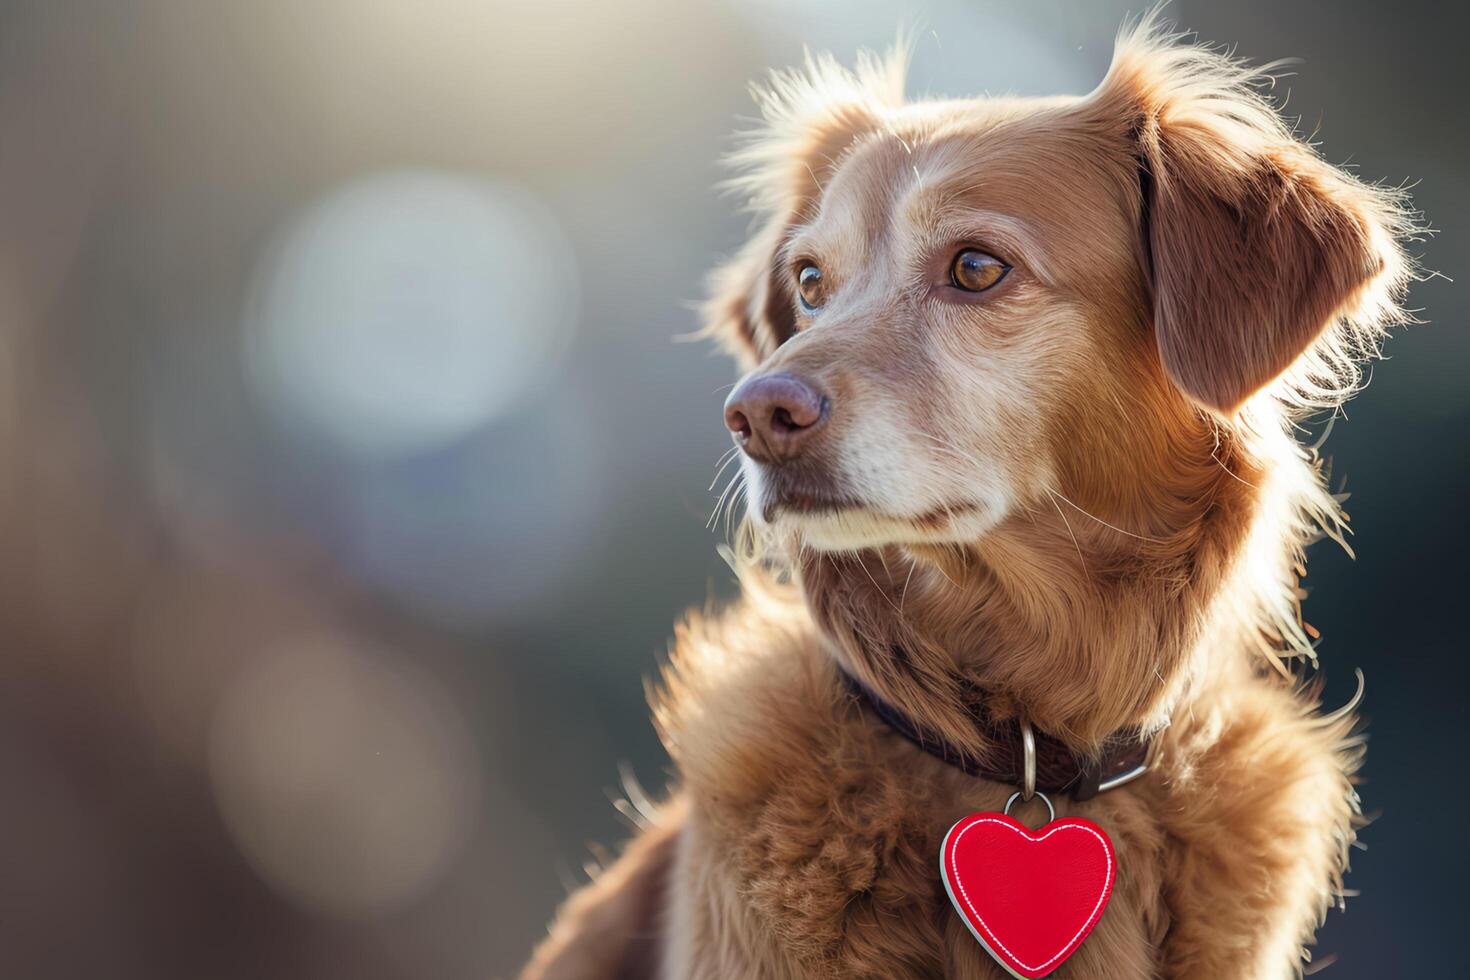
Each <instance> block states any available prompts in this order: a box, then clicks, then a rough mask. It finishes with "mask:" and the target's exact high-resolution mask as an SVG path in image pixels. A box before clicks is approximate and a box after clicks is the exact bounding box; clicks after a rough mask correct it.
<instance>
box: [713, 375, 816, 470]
mask: <svg viewBox="0 0 1470 980" xmlns="http://www.w3.org/2000/svg"><path fill="white" fill-rule="evenodd" d="M830 407H831V402H830V400H829V399H827V398H826V397H824V396H823V395H822V394H821V393H820V392H819V391H817V389H816V388H814V387H813V386H812V385H811V384H809V383H808V382H806V381H803V380H802V379H800V378H798V377H796V376H794V375H790V374H761V375H755V376H753V377H749V378H746V379H745V380H744V381H742V382H741V383H740V384H739V385H738V386H736V388H735V390H734V391H732V392H731V393H730V397H729V399H728V400H727V401H726V402H725V425H726V427H727V428H729V430H730V431H731V432H732V433H734V435H735V441H736V442H738V443H739V444H740V448H741V449H743V450H745V453H746V455H748V456H750V457H751V458H752V459H755V460H758V461H760V462H762V463H779V462H782V461H783V460H787V459H790V458H792V457H793V456H796V455H797V454H798V453H800V452H801V451H802V449H803V447H804V446H805V445H806V443H807V442H809V441H810V439H811V437H812V435H813V434H814V433H815V432H816V431H817V430H818V429H820V428H821V427H822V423H823V422H825V421H826V420H827V414H828V411H829V410H830Z"/></svg>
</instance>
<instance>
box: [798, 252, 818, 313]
mask: <svg viewBox="0 0 1470 980" xmlns="http://www.w3.org/2000/svg"><path fill="white" fill-rule="evenodd" d="M796 291H797V294H798V296H799V297H800V298H801V308H802V309H804V310H806V311H807V312H808V313H810V312H812V311H813V310H815V309H817V308H818V307H820V306H821V305H822V300H823V289H822V270H821V269H818V268H817V267H816V266H814V265H812V264H811V263H810V262H808V263H807V264H806V265H804V266H802V267H801V271H800V272H798V273H797V274H796Z"/></svg>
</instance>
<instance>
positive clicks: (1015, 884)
mask: <svg viewBox="0 0 1470 980" xmlns="http://www.w3.org/2000/svg"><path fill="white" fill-rule="evenodd" d="M939 864H940V868H941V870H942V872H943V876H944V887H945V890H946V891H948V892H949V900H950V901H951V902H953V903H954V907H955V908H956V909H957V910H959V913H960V916H961V917H962V918H963V919H964V920H965V924H966V925H968V926H969V927H970V931H971V932H972V933H974V934H975V938H976V939H978V940H980V944H981V945H982V946H984V947H985V949H986V950H987V951H988V952H989V953H990V955H991V956H993V957H995V959H996V962H998V963H1000V965H1001V966H1003V967H1005V968H1006V970H1008V971H1009V972H1010V973H1011V974H1012V975H1013V976H1017V977H1024V978H1027V980H1034V978H1036V977H1044V976H1046V975H1047V974H1048V973H1051V972H1052V971H1053V970H1055V969H1056V968H1057V967H1058V966H1060V965H1061V964H1062V961H1063V960H1065V959H1066V958H1067V957H1069V956H1071V955H1072V954H1073V953H1074V952H1076V950H1077V947H1078V946H1081V945H1082V940H1084V939H1086V938H1087V934H1088V933H1089V932H1091V931H1092V927H1093V926H1095V925H1097V920H1098V919H1099V918H1101V917H1102V914H1103V909H1104V908H1106V907H1107V904H1108V898H1109V896H1111V895H1112V893H1113V880H1114V879H1115V878H1116V877H1117V871H1116V867H1117V864H1116V861H1115V859H1114V857H1113V842H1112V841H1110V840H1108V835H1107V834H1106V833H1104V832H1103V829H1102V828H1101V827H1099V826H1098V825H1097V824H1095V823H1093V822H1092V821H1091V820H1083V819H1080V818H1078V817H1067V818H1064V819H1061V820H1053V821H1051V822H1050V823H1048V824H1046V825H1045V826H1044V827H1042V828H1041V829H1039V830H1035V831H1032V830H1027V829H1026V827H1024V826H1023V825H1022V824H1021V823H1019V822H1018V821H1016V820H1015V819H1013V818H1012V817H1009V816H1007V815H1005V814H1003V813H972V814H970V815H969V816H968V817H965V818H964V819H963V820H961V821H960V822H959V823H957V824H955V825H954V826H953V827H951V828H949V833H947V834H945V835H944V845H943V847H942V848H941V849H940V852H939Z"/></svg>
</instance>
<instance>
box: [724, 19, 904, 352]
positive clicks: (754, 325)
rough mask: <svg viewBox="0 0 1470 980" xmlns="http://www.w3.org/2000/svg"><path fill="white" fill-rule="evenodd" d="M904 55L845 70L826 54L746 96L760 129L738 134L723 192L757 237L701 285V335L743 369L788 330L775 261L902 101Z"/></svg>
mask: <svg viewBox="0 0 1470 980" xmlns="http://www.w3.org/2000/svg"><path fill="white" fill-rule="evenodd" d="M906 67H907V57H906V49H905V47H904V44H903V42H902V41H900V42H899V44H898V45H896V46H895V47H894V48H893V49H892V50H891V51H890V52H889V53H888V54H887V55H885V56H882V57H879V56H877V55H874V54H872V53H870V52H863V53H861V54H860V55H859V56H858V62H857V67H856V68H854V69H853V70H851V71H849V70H847V69H845V68H843V67H841V66H840V65H838V64H837V63H836V61H834V60H833V59H832V58H831V57H830V56H828V55H811V54H808V56H807V59H806V64H805V66H804V67H803V68H801V69H797V70H794V71H789V72H776V73H774V74H773V75H772V76H771V79H770V81H769V83H768V84H767V85H766V86H764V87H760V88H757V89H756V90H755V97H756V101H757V102H758V103H759V105H760V108H761V115H762V117H763V125H762V126H761V127H760V128H759V129H757V130H755V131H753V132H750V133H746V134H744V143H745V145H744V147H743V148H742V149H741V150H739V151H738V152H736V153H735V154H733V155H732V156H731V159H730V163H731V164H732V166H733V167H734V169H735V170H736V173H737V176H736V177H735V178H734V179H733V180H731V181H729V183H728V185H727V186H728V187H729V188H730V189H732V190H735V191H737V192H739V193H741V194H742V195H744V196H745V197H746V199H747V201H748V204H749V209H750V210H751V211H752V212H753V213H754V214H755V215H756V230H755V232H754V234H753V235H752V236H751V238H750V240H749V241H748V242H747V243H746V244H745V246H744V247H743V248H742V249H741V250H740V251H739V253H737V254H736V255H735V256H734V257H733V258H732V259H730V260H729V261H728V262H726V263H725V264H724V265H723V266H721V267H720V268H719V269H717V270H715V273H714V275H713V276H711V278H710V290H709V292H710V298H709V300H708V301H707V302H706V303H705V304H704V309H703V314H704V330H703V333H704V335H706V336H710V337H713V338H714V339H716V340H717V341H718V342H719V343H720V344H721V346H723V347H724V348H725V350H726V351H728V352H729V353H730V354H731V355H732V356H734V357H735V359H736V360H737V361H738V362H739V363H740V367H741V370H742V371H744V370H748V369H750V368H751V367H754V366H755V365H756V364H757V363H759V362H760V361H761V360H763V359H764V358H765V357H767V356H769V355H770V354H771V352H772V351H774V350H775V349H776V348H777V347H779V346H781V344H783V343H785V342H786V341H787V340H788V339H789V338H790V337H791V335H792V333H794V332H795V329H796V313H795V302H796V298H795V295H794V294H793V293H792V291H791V283H790V277H789V275H788V274H787V271H788V270H786V269H785V267H784V257H783V255H782V254H781V248H782V245H784V244H785V242H786V239H787V237H788V236H789V235H790V233H791V230H792V228H793V227H794V226H795V225H796V224H797V223H798V222H800V221H803V220H805V219H806V218H808V217H810V214H811V211H812V209H813V208H814V207H815V206H816V205H817V203H818V201H819V199H820V196H821V193H822V186H823V184H824V183H825V181H826V179H827V177H828V175H830V174H831V173H832V172H833V171H834V170H835V169H836V167H837V164H838V162H839V161H840V160H841V159H842V157H843V155H844V153H846V152H847V150H848V149H849V147H851V146H852V145H853V144H854V143H855V142H857V141H858V140H860V139H861V138H862V137H863V136H864V135H866V134H868V133H871V132H873V131H875V130H876V129H877V128H878V127H879V125H880V122H881V119H882V115H883V113H884V111H885V110H886V109H888V108H890V107H893V106H897V105H900V104H902V102H903V86H904V74H905V70H906Z"/></svg>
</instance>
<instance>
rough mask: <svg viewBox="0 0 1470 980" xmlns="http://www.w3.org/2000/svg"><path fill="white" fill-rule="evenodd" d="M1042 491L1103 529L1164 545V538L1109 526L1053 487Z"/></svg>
mask: <svg viewBox="0 0 1470 980" xmlns="http://www.w3.org/2000/svg"><path fill="white" fill-rule="evenodd" d="M1042 489H1043V490H1045V491H1046V492H1047V493H1049V494H1051V495H1052V496H1054V497H1061V499H1062V500H1063V501H1064V502H1066V503H1067V504H1069V505H1071V506H1072V507H1073V508H1075V509H1076V511H1077V512H1078V513H1079V514H1082V515H1084V516H1086V517H1090V518H1092V519H1093V520H1094V521H1097V522H1098V523H1099V524H1101V525H1102V526H1103V527H1105V528H1108V529H1110V530H1113V531H1117V532H1118V533H1119V534H1124V535H1127V536H1128V537H1130V538H1137V539H1138V540H1140V541H1148V542H1150V543H1152V544H1162V543H1163V541H1164V539H1163V538H1151V537H1148V536H1147V535H1144V534H1135V533H1133V532H1132V531H1125V530H1123V529H1122V528H1121V527H1118V526H1116V525H1114V524H1109V523H1108V522H1107V521H1105V520H1103V519H1102V518H1101V517H1098V516H1097V515H1096V514H1093V513H1089V512H1088V511H1086V510H1083V509H1082V508H1081V507H1078V506H1077V505H1076V504H1075V503H1072V501H1070V500H1068V499H1067V498H1066V497H1065V496H1064V495H1063V494H1062V493H1061V492H1060V491H1058V490H1053V489H1052V488H1051V487H1042ZM1053 503H1055V501H1053Z"/></svg>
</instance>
